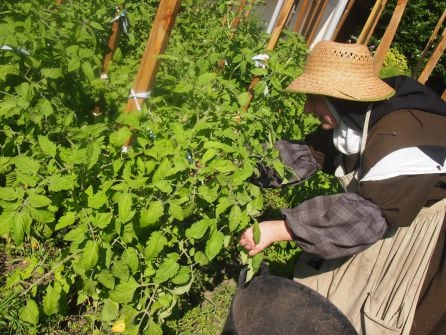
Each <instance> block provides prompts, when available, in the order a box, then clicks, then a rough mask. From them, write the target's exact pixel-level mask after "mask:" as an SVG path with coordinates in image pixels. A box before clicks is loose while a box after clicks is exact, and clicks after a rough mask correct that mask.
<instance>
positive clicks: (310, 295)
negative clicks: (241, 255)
mask: <svg viewBox="0 0 446 335" xmlns="http://www.w3.org/2000/svg"><path fill="white" fill-rule="evenodd" d="M261 273H262V274H261V275H260V276H258V277H255V278H254V279H252V280H251V281H250V282H249V283H248V284H245V280H246V269H243V270H242V271H241V273H240V277H239V282H238V289H237V291H236V292H235V295H234V297H233V299H232V302H231V307H230V311H229V316H228V318H227V320H226V323H225V326H224V329H223V332H222V335H259V334H268V335H287V334H293V335H297V334H303V335H313V334H314V335H316V334H317V335H356V334H357V332H356V330H355V329H354V327H353V326H352V324H351V323H350V321H349V320H348V319H347V318H346V316H345V315H344V314H343V313H342V312H341V311H340V310H339V309H338V308H337V307H336V306H335V305H333V304H332V303H331V302H330V301H328V300H327V299H326V298H325V297H323V296H322V295H320V294H319V293H317V292H316V291H314V290H312V289H310V288H309V287H307V286H305V285H302V284H300V283H298V282H295V281H292V280H289V279H286V278H283V277H276V276H271V275H269V273H268V269H267V268H266V266H264V265H263V266H262V271H261Z"/></svg>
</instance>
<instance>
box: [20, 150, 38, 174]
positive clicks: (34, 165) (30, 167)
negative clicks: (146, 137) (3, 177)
mask: <svg viewBox="0 0 446 335" xmlns="http://www.w3.org/2000/svg"><path fill="white" fill-rule="evenodd" d="M14 163H15V166H16V167H17V169H18V170H19V171H20V172H22V173H24V174H30V175H34V174H36V173H37V171H39V169H40V164H39V163H38V162H37V161H36V160H34V159H32V158H31V157H27V156H23V155H22V156H17V157H15V158H14Z"/></svg>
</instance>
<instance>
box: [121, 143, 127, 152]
mask: <svg viewBox="0 0 446 335" xmlns="http://www.w3.org/2000/svg"><path fill="white" fill-rule="evenodd" d="M121 152H122V153H123V154H126V153H128V152H129V147H128V146H126V145H125V146H123V147H122V148H121Z"/></svg>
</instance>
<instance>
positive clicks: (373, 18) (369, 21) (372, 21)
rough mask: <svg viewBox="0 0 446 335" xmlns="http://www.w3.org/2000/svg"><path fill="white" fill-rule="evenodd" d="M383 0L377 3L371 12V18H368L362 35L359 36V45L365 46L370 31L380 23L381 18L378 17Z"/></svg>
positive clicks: (378, 0)
mask: <svg viewBox="0 0 446 335" xmlns="http://www.w3.org/2000/svg"><path fill="white" fill-rule="evenodd" d="M382 2H383V1H382V0H377V1H375V5H374V6H373V8H372V11H371V12H370V15H369V17H368V18H367V21H366V23H365V24H364V27H363V28H362V30H361V33H360V34H359V37H358V41H357V43H359V44H365V43H364V42H365V40H366V36H367V35H369V31H370V30H371V27H372V26H373V25H374V24H375V22H377V21H378V19H379V16H378V15H377V14H378V12H379V9H380V7H381V4H382Z"/></svg>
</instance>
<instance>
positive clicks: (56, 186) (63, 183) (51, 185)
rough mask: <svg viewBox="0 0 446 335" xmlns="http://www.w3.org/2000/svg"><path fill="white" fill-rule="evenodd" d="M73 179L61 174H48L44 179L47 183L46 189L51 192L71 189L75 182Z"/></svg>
mask: <svg viewBox="0 0 446 335" xmlns="http://www.w3.org/2000/svg"><path fill="white" fill-rule="evenodd" d="M73 179H74V177H73V176H61V175H59V174H54V175H52V176H49V177H48V178H47V179H46V181H47V183H48V190H49V191H51V192H59V191H65V190H72V189H73V188H74V187H75V182H74V180H73Z"/></svg>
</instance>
